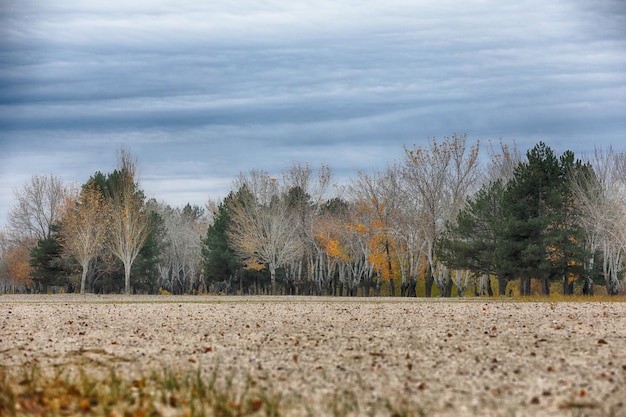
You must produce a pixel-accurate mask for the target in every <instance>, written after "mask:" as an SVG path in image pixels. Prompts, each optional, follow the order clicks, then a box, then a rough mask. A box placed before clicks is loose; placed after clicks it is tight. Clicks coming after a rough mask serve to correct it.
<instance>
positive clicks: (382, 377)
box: [0, 295, 626, 417]
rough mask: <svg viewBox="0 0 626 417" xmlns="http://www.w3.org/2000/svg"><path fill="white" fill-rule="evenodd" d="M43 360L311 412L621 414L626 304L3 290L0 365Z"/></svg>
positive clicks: (625, 388)
mask: <svg viewBox="0 0 626 417" xmlns="http://www.w3.org/2000/svg"><path fill="white" fill-rule="evenodd" d="M33 364H37V365H38V366H40V367H42V368H44V369H47V368H52V367H59V366H60V367H63V368H64V369H69V370H70V371H71V370H72V369H74V368H76V369H78V368H79V367H83V368H86V369H87V370H88V371H89V372H93V373H94V375H98V373H99V372H108V371H110V368H111V367H113V368H115V369H116V370H117V371H118V372H119V373H120V374H128V375H130V376H135V375H146V374H148V373H149V372H151V371H153V370H157V369H162V368H164V367H165V368H168V369H175V370H179V371H185V370H189V371H194V372H195V371H197V370H198V369H200V371H201V372H202V373H203V375H207V377H208V375H210V374H212V373H213V372H217V373H218V375H219V376H220V377H221V378H223V379H224V380H226V379H231V380H232V381H233V383H234V384H235V386H243V384H244V383H246V381H247V380H248V378H249V381H251V383H252V384H254V385H255V386H257V387H261V388H263V389H268V390H273V391H278V392H280V393H282V396H283V398H284V399H285V401H287V402H289V401H292V402H293V403H294V404H301V406H302V407H303V408H305V409H306V408H308V409H309V412H310V413H311V414H312V415H320V414H327V415H336V414H338V412H337V407H340V406H346V407H348V406H353V407H354V406H358V410H359V412H358V413H355V415H370V414H371V413H374V411H373V410H376V411H375V412H376V413H379V414H380V415H384V410H386V409H387V408H386V406H385V405H386V404H392V405H393V409H395V410H400V409H406V410H412V413H413V414H414V415H420V414H423V415H426V416H461V415H469V416H472V415H476V416H617V417H619V416H626V303H624V302H616V303H608V302H576V303H564V302H559V303H553V302H506V301H505V302H500V301H493V300H485V299H480V300H470V301H460V300H446V301H444V300H423V299H388V298H384V299H383V298H369V299H362V298H359V299H345V298H308V297H274V298H272V297H204V296H196V297H193V296H186V297H173V296H152V297H147V296H130V297H126V296H96V295H85V296H80V295H39V296H25V295H15V296H13V295H3V296H0V366H2V367H4V369H5V370H6V371H9V372H12V371H16V370H19V369H21V368H22V367H24V366H26V367H27V366H31V365H33ZM302 407H301V408H302ZM294 409H296V408H294ZM333 409H334V411H333ZM311 410H312V411H311ZM416 410H417V411H418V413H417V414H416V413H415V412H416Z"/></svg>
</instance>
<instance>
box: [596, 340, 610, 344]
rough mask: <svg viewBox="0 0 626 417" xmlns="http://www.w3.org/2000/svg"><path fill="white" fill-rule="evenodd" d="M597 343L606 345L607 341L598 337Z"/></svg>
mask: <svg viewBox="0 0 626 417" xmlns="http://www.w3.org/2000/svg"><path fill="white" fill-rule="evenodd" d="M598 344H599V345H608V344H609V342H607V341H606V340H605V339H598Z"/></svg>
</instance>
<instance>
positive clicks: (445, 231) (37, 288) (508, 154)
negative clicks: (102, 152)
mask: <svg viewBox="0 0 626 417" xmlns="http://www.w3.org/2000/svg"><path fill="white" fill-rule="evenodd" d="M480 151H481V149H480V143H479V142H475V143H473V144H468V140H467V137H466V136H465V135H461V136H458V135H452V136H450V137H444V138H443V140H437V139H434V138H433V139H430V140H429V143H428V145H427V146H413V147H405V148H404V153H403V156H402V158H401V159H400V160H398V161H396V162H394V163H393V164H389V165H388V166H386V167H385V168H384V169H382V170H378V171H376V172H373V173H365V172H360V173H358V174H357V175H356V176H355V177H354V178H352V179H350V180H349V181H347V182H346V183H344V184H341V185H337V184H336V183H335V181H334V178H333V175H332V171H331V169H330V167H328V166H324V165H322V166H321V167H320V168H319V169H318V170H313V169H312V168H311V167H310V166H309V165H308V164H304V165H302V164H294V165H292V166H291V167H288V168H287V169H285V170H284V171H283V172H282V173H281V175H279V176H271V175H269V173H267V172H266V171H262V170H257V169H253V170H251V171H250V172H247V173H241V174H240V175H239V176H238V177H237V178H236V179H235V181H234V182H233V187H232V190H231V192H230V193H229V194H228V195H227V196H226V197H225V198H224V199H223V200H221V201H209V202H208V203H207V205H206V207H198V206H192V205H190V204H187V205H186V206H184V207H182V208H174V207H171V206H169V205H168V204H167V203H165V202H158V201H156V200H155V199H149V198H147V197H146V196H145V194H144V192H143V191H142V189H141V186H140V183H139V180H138V178H137V174H136V160H134V159H133V157H132V156H131V155H130V153H129V151H128V150H127V149H125V148H122V149H120V150H119V152H118V165H117V167H116V169H115V170H114V171H113V172H112V173H109V174H103V173H100V172H97V173H95V174H94V175H92V176H91V177H90V178H89V180H88V181H87V182H86V183H85V184H82V185H81V186H80V187H66V186H64V185H63V182H62V180H61V179H60V178H58V177H56V176H33V178H32V179H31V181H30V182H28V183H26V184H25V186H24V188H23V189H21V190H18V191H16V204H15V205H14V206H13V207H12V208H11V210H10V211H9V213H8V217H7V218H8V224H7V227H6V228H5V230H4V231H3V232H2V233H1V234H0V291H3V292H26V291H30V292H47V291H49V290H50V289H55V290H62V291H72V292H81V293H84V292H97V293H107V292H111V293H119V292H124V293H126V294H131V293H159V292H161V293H165V292H167V293H175V294H192V293H225V294H307V295H350V296H355V295H363V296H369V295H381V294H388V295H391V296H398V295H399V296H417V295H420V296H421V295H423V296H427V297H430V296H434V295H440V296H448V297H449V296H453V295H458V296H464V295H467V294H469V293H472V294H473V295H476V296H478V295H490V296H493V295H496V294H497V295H501V296H502V295H507V294H510V293H513V292H514V293H516V294H520V295H530V294H532V293H541V294H546V295H547V294H550V292H551V291H554V290H555V289H557V290H558V291H559V292H561V293H563V294H573V293H582V294H593V293H594V291H597V290H598V289H600V288H602V291H606V293H607V294H611V295H613V294H618V293H619V292H620V290H622V288H623V258H622V254H623V251H624V248H625V247H626V228H625V227H624V225H625V223H626V175H625V174H626V153H624V152H614V151H613V150H612V149H608V150H596V152H595V153H594V155H591V156H588V158H587V160H585V161H583V160H580V159H576V157H575V155H574V154H573V152H571V151H566V152H564V153H563V154H561V155H557V154H556V153H555V152H554V151H553V150H552V149H551V148H550V147H549V146H547V145H546V144H545V143H543V142H540V143H538V144H537V145H535V146H534V147H533V148H532V149H530V150H528V151H527V152H526V154H525V155H522V153H521V152H520V151H519V149H517V147H516V145H515V143H514V142H513V143H512V144H510V145H507V144H505V143H503V142H502V141H500V142H499V143H498V144H493V143H491V142H490V143H488V145H487V146H486V150H485V151H484V153H485V154H486V156H483V157H481V153H480Z"/></svg>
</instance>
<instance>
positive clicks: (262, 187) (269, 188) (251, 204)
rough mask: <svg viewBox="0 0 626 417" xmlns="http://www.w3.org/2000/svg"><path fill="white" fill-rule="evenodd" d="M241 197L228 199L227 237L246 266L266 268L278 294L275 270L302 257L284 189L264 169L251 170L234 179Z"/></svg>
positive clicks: (295, 227) (298, 236) (297, 233)
mask: <svg viewBox="0 0 626 417" xmlns="http://www.w3.org/2000/svg"><path fill="white" fill-rule="evenodd" d="M235 185H236V188H237V189H238V190H239V192H240V198H238V199H236V200H233V201H232V202H231V206H230V210H231V212H232V217H231V221H232V223H231V227H230V229H229V239H230V243H231V245H232V248H233V249H234V250H235V251H236V252H237V253H238V255H239V256H240V257H241V259H242V260H243V262H244V264H245V265H246V267H248V268H258V267H259V266H260V265H265V266H267V268H268V269H269V272H270V279H271V292H272V294H278V287H277V282H276V270H277V269H278V268H280V267H284V266H285V265H287V264H288V263H290V262H293V261H294V260H295V259H298V258H299V257H300V256H302V250H303V248H302V239H301V237H300V235H299V231H298V229H297V221H296V219H294V215H293V211H291V210H290V207H289V200H288V198H287V194H286V190H285V189H284V187H281V184H279V183H278V181H277V180H276V179H275V178H272V177H270V176H269V175H268V174H267V173H266V172H262V171H257V170H253V171H251V172H250V174H249V175H247V176H246V175H244V174H241V175H240V176H239V177H238V179H237V180H236V181H235Z"/></svg>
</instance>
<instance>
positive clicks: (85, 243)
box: [59, 180, 109, 294]
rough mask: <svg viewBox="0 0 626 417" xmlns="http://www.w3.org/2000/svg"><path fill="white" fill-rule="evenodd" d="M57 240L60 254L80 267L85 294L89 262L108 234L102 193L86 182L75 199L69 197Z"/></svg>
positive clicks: (92, 183)
mask: <svg viewBox="0 0 626 417" xmlns="http://www.w3.org/2000/svg"><path fill="white" fill-rule="evenodd" d="M62 212H63V216H62V217H63V221H62V222H61V232H60V237H59V240H60V242H61V244H62V246H63V250H64V251H65V252H66V253H68V254H70V255H71V256H73V257H74V258H75V259H76V260H77V261H78V263H79V264H80V266H81V270H82V272H81V279H80V293H81V294H84V293H85V289H86V285H87V273H88V271H89V264H90V262H91V261H92V259H93V258H94V257H95V256H96V255H97V254H98V252H100V251H101V250H102V248H103V245H104V243H105V241H106V237H107V233H108V224H109V216H108V210H107V208H106V203H105V198H104V195H103V193H102V190H101V189H99V188H98V186H97V185H96V183H95V181H93V180H92V181H89V182H87V183H86V184H85V185H84V186H83V187H82V190H81V191H80V193H78V195H74V196H68V197H67V199H66V202H65V204H64V207H63V210H62Z"/></svg>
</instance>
